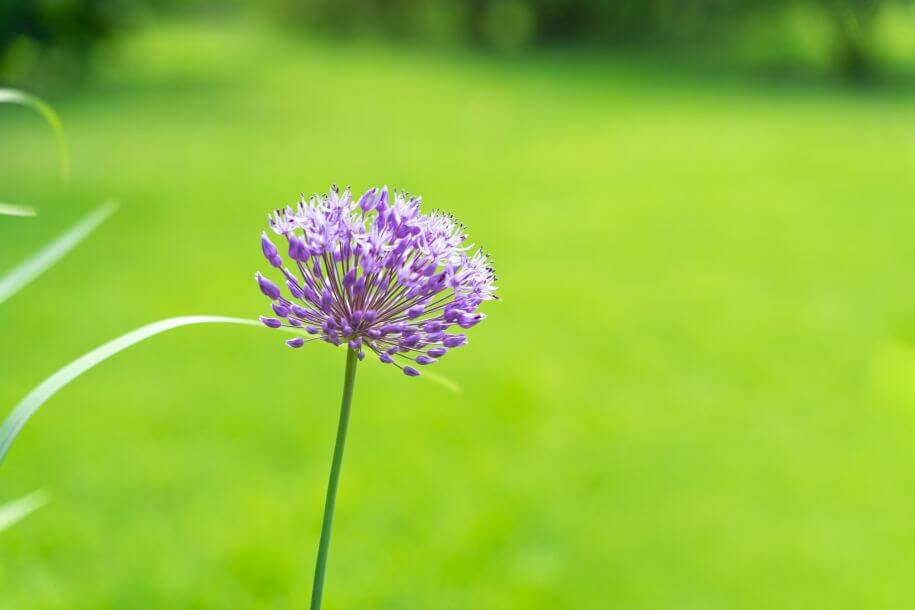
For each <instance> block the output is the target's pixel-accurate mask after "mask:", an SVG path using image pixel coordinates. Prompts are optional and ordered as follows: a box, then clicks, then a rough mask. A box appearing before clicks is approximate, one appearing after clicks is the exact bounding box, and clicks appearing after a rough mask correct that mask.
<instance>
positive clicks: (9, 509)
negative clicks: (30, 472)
mask: <svg viewBox="0 0 915 610" xmlns="http://www.w3.org/2000/svg"><path fill="white" fill-rule="evenodd" d="M47 503H48V494H46V493H45V492H43V491H41V490H39V491H35V492H32V493H30V494H29V495H27V496H24V497H22V498H19V499H18V500H15V501H13V502H10V503H8V504H5V505H3V506H0V532H2V531H3V530H5V529H6V528H8V527H10V526H11V525H14V524H16V523H17V522H19V521H21V520H22V519H24V518H25V517H27V516H29V515H30V514H31V513H33V512H35V511H36V510H38V509H39V508H41V507H42V506H44V505H45V504H47Z"/></svg>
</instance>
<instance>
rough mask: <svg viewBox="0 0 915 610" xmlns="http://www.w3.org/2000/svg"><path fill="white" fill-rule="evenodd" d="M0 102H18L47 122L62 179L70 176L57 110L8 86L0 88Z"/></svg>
mask: <svg viewBox="0 0 915 610" xmlns="http://www.w3.org/2000/svg"><path fill="white" fill-rule="evenodd" d="M0 104H18V105H20V106H25V107H26V108H31V109H32V110H34V111H35V112H37V113H38V114H39V115H41V117H42V118H43V119H44V120H45V121H46V122H47V123H48V125H49V126H50V127H51V129H52V130H53V131H54V137H55V138H56V139H57V154H58V158H59V159H60V173H61V175H62V176H63V178H64V180H66V179H67V178H69V176H70V151H69V149H68V148H67V139H66V136H65V135H64V127H63V124H62V123H61V122H60V117H58V116H57V112H55V111H54V109H53V108H52V107H51V106H50V104H48V103H47V102H45V101H44V100H43V99H41V98H38V97H35V96H34V95H31V94H29V93H26V92H25V91H19V90H18V89H9V88H0ZM27 210H28V208H25V215H28V211H27ZM21 212H22V208H20V213H19V214H18V215H22V213H21ZM3 213H4V212H3V210H2V209H0V214H3Z"/></svg>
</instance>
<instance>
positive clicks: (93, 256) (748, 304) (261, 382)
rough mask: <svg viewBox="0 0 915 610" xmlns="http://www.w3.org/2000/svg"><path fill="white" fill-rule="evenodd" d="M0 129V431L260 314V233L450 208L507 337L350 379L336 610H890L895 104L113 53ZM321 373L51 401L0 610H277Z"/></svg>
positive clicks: (133, 47)
mask: <svg viewBox="0 0 915 610" xmlns="http://www.w3.org/2000/svg"><path fill="white" fill-rule="evenodd" d="M51 101H52V102H53V103H54V105H55V106H56V107H57V109H58V110H59V112H60V113H61V115H62V118H63V120H64V124H65V127H66V129H67V133H68V137H69V140H70V143H71V151H72V157H73V178H72V180H71V182H70V184H68V185H64V184H62V183H61V181H60V180H59V179H58V178H57V174H56V173H55V171H56V165H55V159H54V156H53V155H54V149H53V140H52V136H51V135H50V133H49V132H48V130H47V129H46V128H45V127H44V126H43V125H42V124H41V122H40V120H39V119H38V118H36V117H34V116H32V115H30V114H29V113H28V112H26V111H24V110H20V109H14V108H3V109H0V200H4V201H14V202H18V203H25V204H32V205H35V206H38V207H39V208H40V211H41V215H40V216H39V217H38V219H7V218H2V219H0V245H2V247H0V270H4V269H7V268H9V267H10V266H12V265H13V264H15V263H16V262H17V261H18V260H20V259H21V258H22V257H24V256H26V255H27V254H28V253H29V252H31V251H33V250H35V249H36V248H37V247H39V246H40V245H42V244H43V243H45V242H47V241H48V240H49V239H51V238H52V237H53V236H54V235H56V234H57V233H59V232H60V231H62V230H63V229H64V228H65V227H67V226H68V225H69V224H71V223H72V222H74V221H75V220H76V219H77V218H78V217H80V216H81V215H83V214H85V213H86V212H87V211H88V210H89V209H91V208H92V207H94V206H95V205H96V204H97V203H99V202H101V201H102V200H103V199H105V198H107V197H108V196H111V195H114V196H116V197H118V198H119V199H120V200H121V202H122V208H121V210H120V211H119V212H118V214H117V215H116V216H115V217H114V218H113V219H112V220H110V221H109V222H108V223H107V224H106V225H104V226H103V227H102V228H101V229H100V230H99V231H98V232H97V233H96V234H95V235H93V236H92V237H91V238H90V239H89V240H88V241H87V242H86V243H85V244H83V245H82V246H80V247H79V248H78V250H76V251H75V252H74V253H72V254H71V255H70V256H68V257H67V258H66V259H65V260H64V261H63V262H62V263H60V264H59V265H58V266H57V267H55V268H54V269H52V270H51V271H50V272H49V273H47V274H46V275H44V276H43V277H42V278H41V279H40V280H39V281H37V282H36V283H34V284H32V285H30V286H29V287H28V288H26V289H25V290H23V291H22V292H21V293H19V294H17V295H16V296H15V297H13V298H12V299H11V300H10V301H9V302H7V303H6V304H4V305H3V306H2V307H0V329H2V331H0V405H3V406H2V409H3V411H4V412H5V411H6V410H8V409H9V408H11V407H12V406H13V405H14V404H15V403H16V402H17V401H18V400H19V399H20V398H21V397H22V396H23V395H24V394H25V393H26V392H27V391H28V390H29V389H30V388H31V387H33V386H34V385H36V384H37V383H38V382H40V381H41V380H42V379H43V378H44V377H46V376H47V375H49V374H50V373H51V372H53V371H54V370H56V369H57V368H58V367H59V366H62V365H63V364H65V363H66V362H68V361H69V360H71V359H72V358H74V357H76V356H78V355H80V354H81V353H83V352H85V351H87V350H89V349H90V348H92V347H94V346H95V345H97V344H99V343H100V342H102V341H104V340H107V339H109V338H112V337H114V336H116V335H118V334H120V333H122V332H125V331H127V330H129V329H131V328H134V327H136V326H139V325H141V324H143V323H146V322H148V321H152V320H155V319H159V318H163V317H168V316H173V315H181V314H189V313H214V314H226V315H235V316H244V317H254V316H256V315H258V314H259V313H263V311H264V305H265V302H264V299H263V298H262V297H261V296H260V295H259V293H258V291H257V289H256V286H255V284H254V281H253V279H252V276H253V274H254V272H255V270H257V269H264V268H265V267H266V265H265V264H264V263H262V262H261V259H260V253H259V246H258V238H259V234H260V231H261V230H262V229H263V228H264V224H265V220H266V213H267V211H268V210H269V209H271V208H273V207H277V206H280V205H284V204H286V203H290V202H292V201H294V200H295V199H296V198H297V196H298V193H299V191H303V190H304V191H308V192H311V191H315V190H326V188H327V187H328V186H329V185H330V184H331V183H332V182H338V183H341V184H344V183H348V184H352V185H353V186H354V188H357V189H364V188H366V187H368V186H370V185H373V184H381V183H387V184H390V185H392V186H397V187H402V188H407V189H409V190H411V191H413V192H418V193H421V194H423V195H424V197H425V200H426V202H427V205H428V206H430V207H441V208H444V209H447V210H450V211H452V212H454V213H455V214H456V215H457V216H458V217H460V218H461V219H462V220H463V221H464V222H465V223H466V224H467V225H468V226H469V227H470V230H471V235H472V237H473V238H474V240H475V241H476V242H477V243H479V244H481V245H483V246H484V247H486V249H487V250H489V251H491V252H492V253H493V255H494V257H495V263H496V265H497V269H498V272H499V276H500V286H501V288H500V291H499V293H500V294H501V296H502V297H503V301H502V302H499V303H493V304H490V305H489V306H487V307H486V308H485V311H486V313H488V314H489V319H488V320H487V321H486V322H485V323H484V324H481V325H480V326H478V327H477V328H475V329H474V330H473V331H472V334H471V345H470V346H469V347H468V348H466V349H465V350H458V351H457V352H456V353H455V354H454V355H453V356H452V357H449V358H447V359H445V360H444V361H443V362H442V363H441V364H439V365H437V367H436V368H437V370H436V372H437V373H439V374H441V375H445V376H447V377H448V378H450V379H452V380H454V381H455V382H457V383H458V384H459V385H460V388H461V391H460V393H453V392H450V391H448V390H447V389H444V388H443V387H441V386H440V385H437V384H434V383H431V382H428V381H425V380H423V379H417V380H412V379H408V378H406V377H404V376H403V375H399V374H395V373H396V372H395V371H393V370H392V369H390V368H387V367H384V366H382V365H380V364H379V363H377V362H375V361H370V360H369V359H367V360H366V362H365V363H364V365H362V366H361V367H360V370H359V372H358V378H357V385H356V397H355V403H354V411H353V420H352V425H351V430H350V438H349V444H348V447H347V455H346V460H345V465H344V469H343V479H342V486H341V494H340V497H339V501H338V513H337V520H336V522H335V530H334V544H333V547H332V549H331V559H330V565H329V571H328V582H327V588H326V592H325V599H326V606H325V607H326V608H327V610H341V609H344V608H346V609H352V608H365V609H369V608H372V609H384V610H395V609H405V610H406V609H416V610H419V609H423V610H426V609H454V610H464V609H471V608H473V609H478V608H479V609H493V610H504V609H543V610H558V609H564V608H568V609H574V610H592V609H593V610H604V609H607V608H625V609H662V608H663V609H668V608H669V609H682V610H700V609H702V610H704V609H721V610H730V609H735V608H737V609H744V608H746V609H750V608H759V609H771V608H778V609H798V610H808V609H811V608H829V609H830V610H833V609H841V608H848V609H855V610H858V609H860V608H868V609H880V608H908V607H910V606H911V605H912V599H913V597H915V581H913V580H912V578H911V566H912V565H913V562H915V500H913V493H912V492H913V489H915V448H913V443H912V437H913V433H915V239H913V235H915V197H913V195H915V172H913V169H912V168H913V162H915V113H913V104H915V95H913V94H906V93H900V92H896V93H890V92H883V93H880V92H870V93H868V92H864V91H841V90H821V89H813V88H806V89H805V88H802V87H796V88H793V89H780V90H769V89H767V88H766V86H765V85H764V84H763V83H752V82H743V83H740V82H736V81H733V82H732V81H724V80H715V79H714V78H712V77H711V76H706V77H704V79H703V80H698V79H693V78H690V77H688V76H683V75H679V76H677V75H672V74H665V72H664V70H663V69H662V68H658V67H656V66H655V67H651V66H649V65H647V64H646V65H640V64H639V63H638V62H634V61H632V60H627V61H626V62H622V61H619V60H618V61H614V60H613V59H612V58H604V59H601V58H599V57H594V56H590V55H587V54H585V53H584V52H563V53H560V54H555V55H549V54H544V55H538V56H531V57H515V58H492V57H486V56H482V55H479V56H478V55H460V54H435V53H427V52H425V51H423V50H421V49H409V48H407V49H400V50H391V49H384V48H379V47H375V46H371V45H368V44H365V45H346V44H344V43H340V42H331V41H328V42H314V41H313V42H307V41H295V40H292V39H291V38H289V37H288V35H284V34H279V33H274V32H269V31H265V30H261V29H259V28H256V27H254V28H251V29H249V30H244V29H242V28H239V27H236V26H231V25H227V26H208V27H200V26H189V25H184V26H180V27H178V26H169V27H164V26H163V27H160V28H158V29H155V30H153V31H150V32H147V33H145V34H138V35H136V36H135V37H134V38H132V39H131V41H130V42H129V43H128V44H126V45H125V46H124V48H123V49H122V50H121V51H120V52H117V53H115V52H112V57H109V59H107V60H104V61H103V65H102V76H100V77H99V78H97V79H96V80H95V81H93V83H91V84H89V85H86V86H84V87H82V88H80V89H79V90H76V91H73V92H72V93H70V94H68V95H66V96H58V97H56V98H52V99H51ZM343 361H344V353H343V351H342V350H334V349H332V348H330V347H329V346H325V345H314V346H310V347H309V348H308V349H303V350H299V351H292V350H289V349H286V348H285V347H284V346H283V344H282V340H281V337H280V336H278V335H277V334H272V333H270V332H268V331H267V330H259V329H256V328H244V327H238V328H236V327H218V326H211V327H196V328H195V327H191V328H186V329H182V330H178V331H175V332H174V333H172V334H169V335H164V336H161V337H158V338H155V339H153V340H151V341H149V342H147V343H145V344H143V345H141V346H139V347H137V348H134V349H132V350H131V351H129V352H125V353H124V354H122V355H121V356H119V357H117V358H115V359H113V360H111V361H110V362H107V363H105V364H104V365H103V366H101V367H99V368H98V369H95V370H94V371H92V372H91V373H89V374H87V375H86V376H85V377H83V378H81V379H80V380H78V381H77V382H76V383H74V384H73V385H72V386H70V387H68V388H67V389H66V390H64V391H63V392H62V393H61V394H59V395H58V396H56V397H55V398H53V399H52V400H51V401H50V402H49V403H48V404H47V405H46V407H45V409H44V410H43V411H41V412H40V413H39V414H38V416H37V417H36V418H35V419H34V420H33V421H32V422H31V424H30V425H29V426H28V427H27V428H26V430H25V432H24V433H23V434H22V436H21V437H20V439H19V441H18V443H17V445H16V446H15V447H14V448H13V450H12V452H11V453H10V455H9V457H8V459H7V460H6V462H5V463H4V464H3V465H2V467H0V501H2V500H8V499H13V498H15V497H18V496H20V495H23V494H24V493H26V492H29V491H31V490H33V489H36V488H39V487H43V488H46V489H47V490H48V491H49V492H50V493H51V495H52V502H51V503H50V504H49V505H48V506H47V507H45V508H43V509H42V510H41V511H39V512H38V513H36V514H35V515H33V516H32V517H30V518H29V519H27V520H26V521H24V522H23V523H21V524H20V525H18V526H17V527H15V528H13V529H11V530H9V531H7V532H4V533H3V534H2V536H0V608H2V609H3V610H6V609H7V608H9V609H10V610H13V609H15V610H40V609H41V610H43V609H48V610H51V609H54V610H58V609H60V608H73V609H80V610H82V609H93V610H94V609H112V610H114V609H130V610H146V609H154V608H155V609H163V610H165V609H167V610H174V609H182V608H186V609H199V610H216V609H220V610H223V609H227V608H244V609H276V610H280V609H283V610H285V609H292V608H304V607H306V606H307V600H308V596H309V593H310V587H311V571H312V568H313V561H314V553H315V549H316V545H317V537H318V529H319V525H320V511H321V506H322V502H323V494H324V488H325V484H326V476H327V469H328V466H329V462H330V453H331V449H332V442H333V435H334V428H335V425H336V416H337V405H338V401H339V391H340V385H341V382H342V375H343Z"/></svg>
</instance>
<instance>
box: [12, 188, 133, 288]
mask: <svg viewBox="0 0 915 610" xmlns="http://www.w3.org/2000/svg"><path fill="white" fill-rule="evenodd" d="M117 207H118V204H117V203H116V202H114V201H109V202H107V203H104V204H102V205H101V206H99V207H98V208H96V209H95V211H93V212H91V213H90V214H89V215H87V216H86V217H84V218H83V219H82V220H80V221H79V222H78V223H76V224H75V225H73V226H72V227H70V228H69V229H67V231H65V232H64V233H63V234H62V235H61V236H60V237H58V238H57V239H55V240H54V241H52V242H51V243H50V244H48V245H47V246H45V247H44V248H43V249H41V250H39V251H38V252H37V253H36V254H35V255H33V256H32V257H31V258H28V259H26V260H24V261H23V262H22V263H20V264H19V266H18V267H16V268H14V269H13V270H12V271H10V272H9V273H7V274H6V275H4V276H0V303H3V302H4V301H6V300H7V299H8V298H10V297H11V296H12V295H13V294H15V293H16V292H17V291H19V289H21V288H22V287H23V286H25V285H26V284H28V283H29V282H31V281H32V280H33V279H35V278H36V277H37V276H38V275H40V274H41V273H42V272H44V271H45V270H46V269H48V268H49V267H50V266H51V265H53V264H54V263H56V262H57V261H59V260H60V259H61V258H62V257H63V256H64V255H65V254H66V253H67V252H69V251H70V250H72V249H73V248H75V247H76V245H77V244H79V242H81V241H82V240H83V239H84V238H85V237H86V236H87V235H88V234H89V233H91V232H92V231H93V230H94V229H95V228H96V227H97V226H99V225H100V224H102V222H104V221H105V219H107V218H108V217H109V216H111V214H112V213H114V211H115V210H116V209H117Z"/></svg>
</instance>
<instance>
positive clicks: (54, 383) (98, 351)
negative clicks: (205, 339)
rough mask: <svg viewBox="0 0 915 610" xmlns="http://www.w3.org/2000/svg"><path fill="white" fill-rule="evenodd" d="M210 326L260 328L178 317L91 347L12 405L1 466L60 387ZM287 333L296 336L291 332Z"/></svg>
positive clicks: (0, 438)
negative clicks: (172, 335) (126, 353)
mask: <svg viewBox="0 0 915 610" xmlns="http://www.w3.org/2000/svg"><path fill="white" fill-rule="evenodd" d="M214 323H222V324H244V325H246V326H260V327H261V328H263V326H262V325H261V324H260V322H257V321H255V320H245V319H242V318H227V317H223V316H183V317H180V318H168V319H165V320H159V321H158V322H153V323H152V324H147V325H146V326H141V327H140V328H138V329H136V330H134V331H131V332H129V333H127V334H126V335H121V336H120V337H118V338H117V339H113V340H111V341H109V342H108V343H105V344H104V345H101V346H99V347H97V348H95V349H94V350H92V351H91V352H89V353H88V354H85V355H84V356H82V357H80V358H77V359H76V360H74V361H73V362H71V363H70V364H68V365H66V366H65V367H63V368H62V369H60V370H59V371H57V372H56V373H54V374H53V375H51V376H50V377H48V378H47V379H45V380H44V381H43V382H41V384H40V385H39V386H38V387H36V388H35V389H34V390H32V391H31V392H29V394H28V395H27V396H26V397H25V398H23V399H22V401H21V402H20V403H19V404H18V405H16V408H15V409H13V411H12V412H11V413H10V415H9V417H7V418H6V421H4V422H3V426H0V463H2V462H3V459H4V458H5V457H6V454H7V452H8V451H9V449H10V446H11V445H12V444H13V441H14V440H15V439H16V436H17V435H18V434H19V431H20V430H22V427H23V426H24V425H25V423H26V422H27V421H28V420H29V418H30V417H32V415H33V414H34V413H35V411H37V410H38V409H39V408H40V407H41V405H43V404H44V403H45V402H47V400H48V399H49V398H51V397H52V396H54V394H56V393H57V392H58V391H59V390H60V389H61V388H63V387H64V386H65V385H67V384H68V383H70V382H71V381H73V380H74V379H76V378H77V377H79V376H80V375H82V374H83V373H85V372H86V371H88V370H89V369H91V368H92V367H94V366H95V365H97V364H99V363H101V362H103V361H105V360H107V359H108V358H110V357H112V356H114V355H115V354H117V353H118V352H120V351H123V350H125V349H127V348H128V347H130V346H132V345H135V344H136V343H139V342H140V341H143V340H144V339H148V338H150V337H152V336H155V335H158V334H159V333H164V332H166V331H169V330H172V329H174V328H179V327H181V326H189V325H191V324H214ZM284 330H286V329H284ZM288 330H289V331H292V332H294V333H295V334H298V332H297V331H294V329H288Z"/></svg>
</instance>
